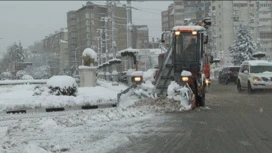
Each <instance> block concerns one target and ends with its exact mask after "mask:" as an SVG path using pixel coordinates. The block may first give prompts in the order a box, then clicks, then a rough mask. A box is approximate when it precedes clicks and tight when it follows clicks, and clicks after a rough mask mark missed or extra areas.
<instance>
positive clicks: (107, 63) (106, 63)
mask: <svg viewBox="0 0 272 153" xmlns="http://www.w3.org/2000/svg"><path fill="white" fill-rule="evenodd" d="M109 64H110V63H109V62H105V63H102V64H100V65H98V67H102V66H104V65H109Z"/></svg>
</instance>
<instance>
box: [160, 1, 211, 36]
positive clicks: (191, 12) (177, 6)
mask: <svg viewBox="0 0 272 153" xmlns="http://www.w3.org/2000/svg"><path fill="white" fill-rule="evenodd" d="M210 8H211V1H206V0H202V1H191V0H174V2H173V3H172V4H170V5H169V6H168V9H167V10H165V11H163V12H161V19H162V31H169V30H171V29H172V28H173V27H174V26H177V25H183V24H184V23H185V22H187V21H188V20H191V19H192V20H201V19H203V18H205V17H208V15H209V11H210Z"/></svg>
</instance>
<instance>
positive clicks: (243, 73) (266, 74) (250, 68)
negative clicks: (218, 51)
mask: <svg viewBox="0 0 272 153" xmlns="http://www.w3.org/2000/svg"><path fill="white" fill-rule="evenodd" d="M237 89H238V91H239V92H241V91H242V90H244V89H247V90H248V92H249V93H252V92H253V91H254V90H257V89H272V63H271V62H268V61H264V60H250V61H245V62H243V63H242V65H241V68H240V71H239V73H238V81H237Z"/></svg>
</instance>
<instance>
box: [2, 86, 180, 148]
mask: <svg viewBox="0 0 272 153" xmlns="http://www.w3.org/2000/svg"><path fill="white" fill-rule="evenodd" d="M98 83H99V85H100V86H97V87H94V88H86V89H85V88H80V89H79V96H78V97H77V98H76V99H74V100H75V102H77V101H78V102H82V100H84V99H88V100H89V101H90V102H92V101H93V102H95V101H97V100H99V99H103V98H104V99H105V100H110V99H115V100H116V98H117V96H116V95H117V93H119V92H120V91H121V90H124V89H125V88H126V86H124V85H121V84H120V85H119V86H112V84H111V83H110V82H105V81H104V82H103V81H99V82H98ZM33 87H34V86H33V85H18V86H12V87H2V88H1V89H0V92H1V93H0V101H1V102H0V106H4V108H3V107H2V108H1V109H0V110H5V109H6V108H8V107H10V106H13V105H14V106H16V105H18V106H22V105H28V104H29V105H30V106H31V105H34V106H36V105H35V104H37V103H39V105H41V104H42V105H51V104H53V103H57V104H58V102H59V104H63V105H67V104H69V103H67V101H65V98H68V99H73V97H61V96H59V97H58V96H40V97H35V96H33V95H32V93H33ZM50 97H51V98H50ZM46 98H49V99H51V101H45V100H44V99H46ZM55 98H59V100H60V101H61V103H60V101H57V100H56V99H55ZM2 100H5V101H2ZM7 102H9V103H7ZM75 104H78V103H75ZM180 104H181V103H180V102H177V101H175V102H174V101H173V100H169V99H143V100H139V99H137V96H136V97H135V96H132V95H130V94H128V95H126V96H124V97H123V99H122V101H121V103H120V105H119V107H117V108H101V109H92V110H68V111H63V112H51V113H46V112H43V113H41V112H39V113H37V112H33V113H27V114H5V113H4V112H0V136H1V138H2V139H1V140H0V153H59V152H67V153H93V152H94V153H96V152H99V153H103V152H110V151H111V150H114V149H115V148H118V146H122V145H125V144H127V143H131V141H133V140H134V138H135V137H142V136H147V135H148V134H151V133H152V132H154V131H158V130H159V129H160V126H155V127H156V128H154V127H148V126H147V124H146V123H147V122H148V123H150V121H152V122H154V124H157V123H159V122H160V120H153V118H154V116H155V115H158V114H161V113H164V112H173V111H180V110H182V109H181V108H182V106H181V105H180Z"/></svg>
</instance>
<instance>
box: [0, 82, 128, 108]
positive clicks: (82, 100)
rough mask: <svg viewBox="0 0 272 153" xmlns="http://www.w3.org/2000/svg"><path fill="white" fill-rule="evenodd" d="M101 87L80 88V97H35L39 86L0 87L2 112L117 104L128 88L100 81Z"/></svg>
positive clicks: (43, 95)
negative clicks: (123, 91)
mask: <svg viewBox="0 0 272 153" xmlns="http://www.w3.org/2000/svg"><path fill="white" fill-rule="evenodd" d="M98 83H99V84H100V86H96V87H79V88H78V95H77V96H76V97H73V96H55V95H49V94H42V95H34V93H35V91H34V89H35V87H36V86H37V85H29V84H28V85H27V84H25V85H14V86H0V111H7V110H14V109H22V108H24V109H31V108H43V107H44V108H46V107H73V106H83V105H99V104H116V103H117V94H118V93H119V92H121V91H122V90H125V89H126V88H127V86H125V85H122V84H120V85H119V86H113V85H112V83H111V82H105V81H98Z"/></svg>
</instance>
